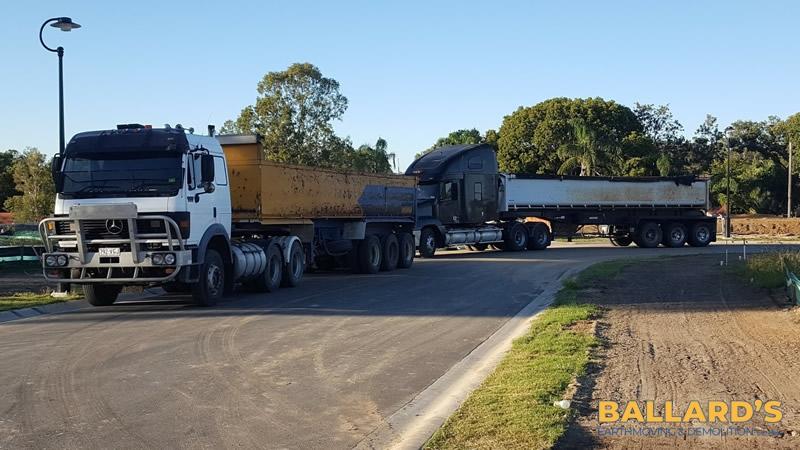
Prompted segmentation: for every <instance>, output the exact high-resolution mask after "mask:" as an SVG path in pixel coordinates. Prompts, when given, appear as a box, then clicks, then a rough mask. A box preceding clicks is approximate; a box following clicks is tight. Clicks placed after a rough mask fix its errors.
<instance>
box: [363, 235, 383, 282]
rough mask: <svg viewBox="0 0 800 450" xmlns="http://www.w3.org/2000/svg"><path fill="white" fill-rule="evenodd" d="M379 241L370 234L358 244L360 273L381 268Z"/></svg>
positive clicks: (376, 270)
mask: <svg viewBox="0 0 800 450" xmlns="http://www.w3.org/2000/svg"><path fill="white" fill-rule="evenodd" d="M382 260H383V258H382V257H381V241H380V240H379V239H378V236H375V235H374V234H370V235H369V236H367V237H365V238H364V240H363V241H361V243H359V244H358V265H359V267H361V273H378V271H379V270H381V262H382Z"/></svg>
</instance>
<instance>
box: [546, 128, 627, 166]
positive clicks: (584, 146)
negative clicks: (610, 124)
mask: <svg viewBox="0 0 800 450" xmlns="http://www.w3.org/2000/svg"><path fill="white" fill-rule="evenodd" d="M570 125H571V126H572V133H571V134H572V136H571V140H570V142H568V143H566V144H563V145H561V146H560V147H559V148H558V150H557V153H558V156H559V158H561V159H563V160H564V162H563V163H562V164H561V167H559V168H558V174H559V175H564V174H568V173H570V172H572V171H573V170H575V169H576V168H578V167H580V169H581V171H580V176H588V175H600V169H602V168H604V167H603V166H605V165H606V163H608V162H611V160H614V159H617V158H618V155H619V151H618V150H619V149H618V148H617V147H616V146H614V145H612V144H611V143H609V142H607V141H605V140H603V139H601V138H600V137H599V136H598V134H597V132H596V131H595V130H594V129H593V128H592V127H590V126H589V125H588V124H587V123H586V122H585V121H583V120H580V119H573V120H571V121H570Z"/></svg>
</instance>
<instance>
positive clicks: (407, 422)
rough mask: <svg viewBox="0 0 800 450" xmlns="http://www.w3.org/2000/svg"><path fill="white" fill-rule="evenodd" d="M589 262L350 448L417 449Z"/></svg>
mask: <svg viewBox="0 0 800 450" xmlns="http://www.w3.org/2000/svg"><path fill="white" fill-rule="evenodd" d="M593 263H594V262H588V263H583V264H579V265H576V266H574V267H572V268H571V269H569V270H567V271H566V272H564V273H563V274H561V276H560V277H559V278H558V279H557V280H556V281H554V282H550V283H549V284H547V285H546V286H545V288H544V290H542V292H540V293H539V295H537V296H536V298H534V299H533V300H532V301H531V302H530V303H528V304H527V305H526V306H525V307H524V308H522V310H520V311H519V312H518V313H517V314H516V315H515V316H514V317H512V318H511V319H509V320H508V322H506V323H505V324H504V325H503V326H502V327H500V329H498V330H497V331H496V332H495V333H494V334H492V335H491V336H489V338H488V339H486V340H485V341H484V342H483V343H481V344H480V345H479V346H477V347H475V349H474V350H472V352H470V353H469V354H468V355H467V356H465V357H464V358H463V359H462V360H461V361H459V362H457V363H456V364H455V365H454V366H453V367H451V368H450V369H449V370H448V371H447V372H446V373H445V374H444V375H442V376H441V377H439V379H437V380H436V381H434V382H433V383H432V384H431V385H430V386H428V387H427V388H426V389H425V390H423V391H422V392H420V393H419V394H417V396H416V397H414V398H413V399H412V400H411V401H409V402H408V403H406V404H405V405H404V406H403V407H402V408H400V409H399V410H397V411H396V412H395V413H394V414H392V415H391V416H389V417H388V418H387V419H386V420H385V422H383V423H382V424H381V425H380V426H378V427H377V428H376V429H375V430H373V431H372V432H371V433H370V434H368V435H367V436H366V437H365V438H364V439H362V440H361V441H360V442H359V443H358V444H356V446H355V448H356V449H386V448H391V449H419V448H420V447H422V446H423V445H425V442H427V441H428V439H430V437H431V436H432V435H433V433H435V432H436V430H438V429H439V427H441V426H442V424H443V423H444V422H445V420H447V418H448V417H450V415H451V414H452V413H453V412H455V411H456V409H458V407H459V406H460V405H461V403H462V402H463V401H464V400H466V398H467V397H468V396H469V394H470V393H471V392H472V391H473V390H475V389H476V388H477V387H478V386H480V384H481V383H482V382H483V380H484V379H486V377H488V376H489V374H491V373H492V371H493V370H494V368H495V367H497V365H498V364H499V363H500V361H501V360H502V359H503V357H504V356H505V354H506V352H508V350H509V349H510V348H511V343H512V342H513V341H514V339H516V338H518V337H520V336H522V335H524V334H525V332H527V331H528V329H529V328H530V323H531V321H532V320H534V319H535V318H536V316H538V315H539V314H540V313H541V312H542V311H543V310H544V309H545V308H547V307H548V306H549V305H550V304H551V303H552V302H553V300H554V299H555V296H556V294H557V293H558V291H559V290H560V289H561V286H562V281H563V280H564V279H566V278H568V277H570V276H572V275H574V274H576V273H578V272H580V271H581V270H583V269H584V268H586V267H588V266H590V265H591V264H593Z"/></svg>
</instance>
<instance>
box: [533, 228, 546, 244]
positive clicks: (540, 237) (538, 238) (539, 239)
mask: <svg viewBox="0 0 800 450" xmlns="http://www.w3.org/2000/svg"><path fill="white" fill-rule="evenodd" d="M546 236H547V235H546V234H545V233H543V232H541V231H540V232H539V234H537V235H536V243H537V244H539V245H544V244H545V243H546V242H547V237H546Z"/></svg>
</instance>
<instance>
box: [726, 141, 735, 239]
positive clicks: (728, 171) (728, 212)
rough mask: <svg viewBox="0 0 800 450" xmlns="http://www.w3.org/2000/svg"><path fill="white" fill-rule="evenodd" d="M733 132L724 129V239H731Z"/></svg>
mask: <svg viewBox="0 0 800 450" xmlns="http://www.w3.org/2000/svg"><path fill="white" fill-rule="evenodd" d="M732 132H733V127H728V128H726V129H725V135H726V137H727V139H726V140H725V142H726V143H727V146H728V163H727V167H726V169H725V172H726V176H725V178H727V184H728V185H727V187H726V189H725V203H726V205H725V237H726V238H730V237H731V133H732Z"/></svg>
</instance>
